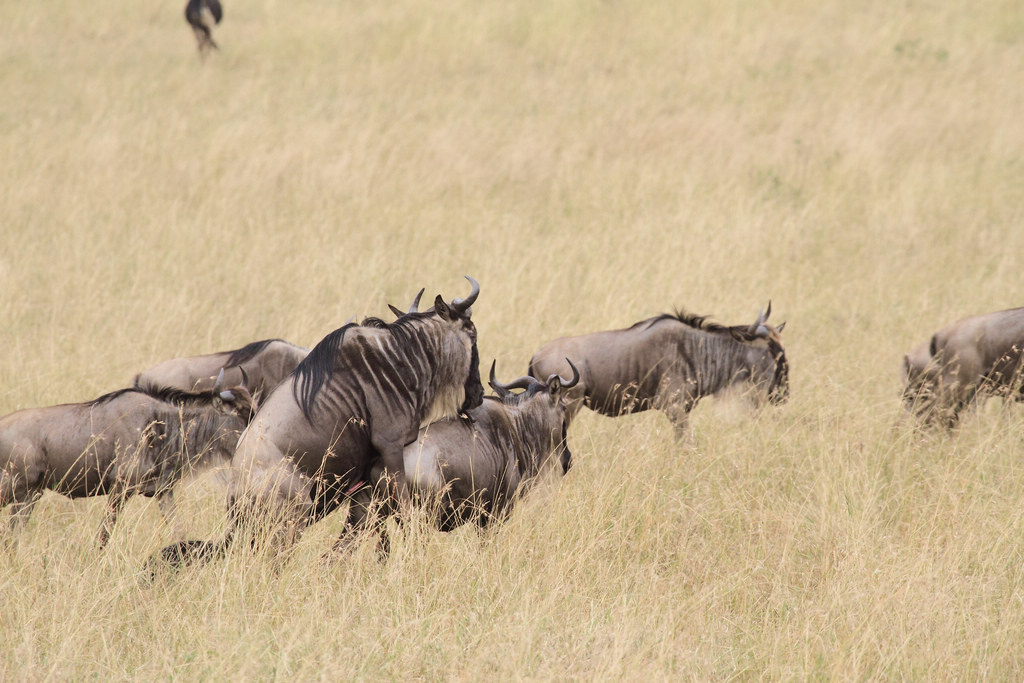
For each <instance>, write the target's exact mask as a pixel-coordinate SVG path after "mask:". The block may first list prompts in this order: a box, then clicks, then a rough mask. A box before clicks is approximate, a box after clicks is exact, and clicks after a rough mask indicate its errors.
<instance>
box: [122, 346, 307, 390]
mask: <svg viewBox="0 0 1024 683" xmlns="http://www.w3.org/2000/svg"><path fill="white" fill-rule="evenodd" d="M308 354H309V349H306V348H303V347H301V346H296V345H295V344H292V343H291V342H286V341H285V340H283V339H264V340H262V341H256V342H252V343H251V344H246V345H245V346H243V347H241V348H239V349H234V350H231V351H220V352H218V353H208V354H206V355H202V356H190V357H188V358H171V359H170V360H165V361H161V362H160V363H157V364H156V365H154V366H153V367H151V368H149V369H147V370H143V371H142V372H140V373H139V374H137V375H136V376H135V380H134V382H133V384H134V386H135V387H137V388H138V389H141V390H143V391H147V392H155V393H160V392H161V391H165V390H167V389H176V390H178V391H184V392H196V391H198V392H208V391H211V390H212V389H213V386H214V384H215V383H216V382H217V377H218V374H219V373H220V372H221V371H223V372H224V373H225V379H224V382H225V384H226V386H232V385H243V384H244V385H245V386H246V387H248V389H249V391H250V393H251V394H252V396H253V398H254V399H255V400H256V402H257V403H260V402H261V401H262V399H263V397H264V396H266V395H267V394H269V393H270V391H271V389H273V388H274V387H276V386H277V385H278V384H280V383H281V381H282V380H283V379H284V378H285V377H287V376H288V375H290V374H291V372H292V370H294V369H295V368H296V367H297V366H298V365H299V363H300V362H302V359H303V358H305V357H306V356H307V355H308Z"/></svg>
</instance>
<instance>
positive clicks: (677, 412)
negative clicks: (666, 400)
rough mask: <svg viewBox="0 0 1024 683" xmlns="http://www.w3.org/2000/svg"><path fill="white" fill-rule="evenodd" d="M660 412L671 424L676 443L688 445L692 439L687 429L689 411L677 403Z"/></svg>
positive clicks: (665, 407)
mask: <svg viewBox="0 0 1024 683" xmlns="http://www.w3.org/2000/svg"><path fill="white" fill-rule="evenodd" d="M661 410H662V412H663V413H665V415H666V417H668V419H669V421H670V422H671V423H672V429H673V430H674V432H675V437H676V441H677V442H678V443H681V444H688V443H690V442H691V440H692V438H693V434H692V433H691V431H690V429H689V425H690V409H689V408H688V407H686V406H683V405H680V404H678V403H672V404H669V405H667V406H664V407H663V408H662V409H661Z"/></svg>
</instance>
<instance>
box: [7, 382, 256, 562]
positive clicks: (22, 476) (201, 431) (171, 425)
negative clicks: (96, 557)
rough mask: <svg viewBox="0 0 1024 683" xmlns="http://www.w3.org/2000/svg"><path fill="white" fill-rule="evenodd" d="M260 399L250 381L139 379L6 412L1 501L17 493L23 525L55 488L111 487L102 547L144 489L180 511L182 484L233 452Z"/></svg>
mask: <svg viewBox="0 0 1024 683" xmlns="http://www.w3.org/2000/svg"><path fill="white" fill-rule="evenodd" d="M222 386H223V385H222ZM252 408H253V406H252V402H251V396H250V395H249V393H248V391H247V390H246V389H245V388H244V387H233V388H232V389H228V390H223V389H222V388H221V387H217V388H216V389H215V390H214V391H213V392H205V393H203V392H200V393H193V394H186V393H184V392H178V391H174V390H167V391H165V392H162V393H161V394H160V395H152V394H149V393H146V392H143V391H140V390H138V389H135V388H130V389H120V390H118V391H114V392H111V393H109V394H105V395H103V396H100V397H99V398H96V399H94V400H92V401H89V402H87V403H69V404H63V405H56V406H49V407H45V408H32V409H27V410H20V411H17V412H15V413H11V414H9V415H7V416H5V417H3V418H0V509H3V508H4V507H6V506H7V505H9V504H12V503H13V509H12V517H11V526H12V528H18V527H21V526H24V524H25V523H26V522H27V521H28V518H29V515H31V513H32V508H33V506H34V505H35V503H36V502H37V501H38V500H39V498H40V497H41V496H42V494H43V491H44V490H46V489H50V490H52V491H55V492H57V493H61V494H64V495H66V496H68V497H70V498H81V497H85V496H99V495H104V494H107V506H106V513H105V515H104V519H103V524H102V526H101V527H100V533H99V545H100V547H102V546H104V545H105V544H106V542H107V540H108V539H109V537H110V533H111V531H112V530H113V527H114V523H115V522H116V520H117V515H118V513H119V512H120V510H121V508H122V506H123V505H124V503H125V502H126V501H127V499H128V498H129V497H130V496H132V495H134V494H141V495H144V496H153V495H155V496H156V497H157V500H158V501H159V502H160V508H161V510H162V511H163V512H164V515H165V517H167V518H170V517H171V516H172V512H173V500H172V490H173V487H174V485H175V484H176V483H177V482H178V481H180V480H181V479H182V477H184V476H186V475H189V474H191V473H192V472H194V471H196V470H197V469H199V468H203V467H208V466H212V465H215V464H217V463H220V462H227V461H228V460H229V459H230V457H231V454H232V452H233V451H234V446H235V443H236V442H237V441H238V436H239V434H241V432H242V430H243V429H244V427H245V425H246V422H247V421H248V419H249V417H250V415H251V413H252Z"/></svg>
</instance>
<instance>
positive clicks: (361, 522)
mask: <svg viewBox="0 0 1024 683" xmlns="http://www.w3.org/2000/svg"><path fill="white" fill-rule="evenodd" d="M373 474H376V475H378V477H381V468H380V467H379V466H377V467H374V468H373V469H372V470H371V475H373ZM381 478H382V477H381ZM386 487H387V484H386V483H385V482H381V481H379V480H378V485H376V486H363V487H362V488H361V489H359V490H358V491H356V492H355V493H353V494H352V495H351V496H350V499H349V508H348V517H347V518H346V520H345V527H344V528H343V529H342V532H341V536H340V537H338V540H337V541H335V543H334V549H333V550H334V552H335V553H342V554H347V553H349V552H351V551H352V550H353V549H354V548H355V546H356V544H357V543H358V542H359V540H360V539H361V538H362V536H363V535H364V534H373V535H374V536H375V537H376V539H377V554H378V556H379V557H380V559H381V560H385V559H387V556H388V554H389V553H390V551H391V539H390V538H389V537H388V534H387V527H386V524H385V522H386V521H387V518H388V517H389V516H390V512H391V509H390V507H389V505H388V503H387V500H386V498H385V497H386V496H387V495H388V493H387V488H386Z"/></svg>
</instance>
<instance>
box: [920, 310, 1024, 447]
mask: <svg viewBox="0 0 1024 683" xmlns="http://www.w3.org/2000/svg"><path fill="white" fill-rule="evenodd" d="M1022 349H1024V308H1011V309H1008V310H1005V311H997V312H995V313H984V314H980V315H974V316H970V317H968V318H964V319H962V320H958V321H956V322H954V323H951V324H949V325H947V326H945V327H943V328H942V329H941V330H939V331H938V332H936V333H935V334H934V335H932V337H931V339H930V340H928V341H927V342H922V343H921V344H919V345H917V346H916V347H914V349H913V350H912V351H911V352H910V353H908V354H907V355H906V356H904V357H903V380H904V382H905V384H906V386H905V388H904V390H903V400H904V403H905V405H906V407H907V409H908V410H911V411H913V412H915V413H916V414H917V415H918V416H919V417H921V418H922V419H923V420H924V421H925V422H926V424H937V423H941V424H945V425H946V426H948V427H953V426H955V425H956V424H957V422H958V421H959V418H960V412H961V411H962V410H963V409H964V407H966V406H967V405H969V404H970V403H972V402H974V401H977V400H980V399H982V398H984V397H987V396H1003V397H1007V398H1013V399H1014V400H1016V401H1022V400H1024V389H1022V379H1024V378H1022V372H1024V357H1022Z"/></svg>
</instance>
